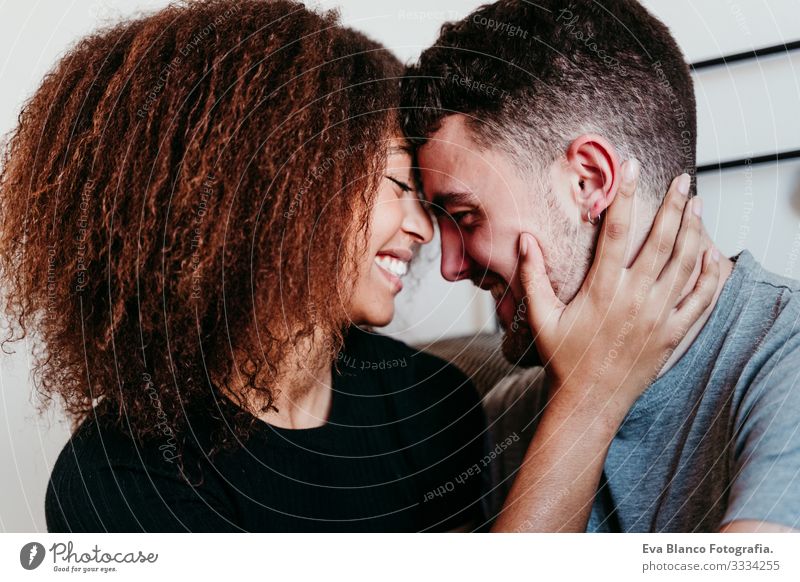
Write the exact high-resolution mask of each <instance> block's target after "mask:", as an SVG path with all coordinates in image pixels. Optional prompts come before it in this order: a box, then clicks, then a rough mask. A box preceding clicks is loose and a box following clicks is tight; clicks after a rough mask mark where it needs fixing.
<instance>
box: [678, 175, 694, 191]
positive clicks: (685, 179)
mask: <svg viewBox="0 0 800 582" xmlns="http://www.w3.org/2000/svg"><path fill="white" fill-rule="evenodd" d="M691 183H692V178H691V177H690V176H689V174H681V175H680V176H678V192H680V193H681V194H683V195H684V196H686V195H687V194H688V193H689V185H690V184H691Z"/></svg>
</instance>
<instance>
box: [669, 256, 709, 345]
mask: <svg viewBox="0 0 800 582" xmlns="http://www.w3.org/2000/svg"><path fill="white" fill-rule="evenodd" d="M719 277H720V268H719V251H718V250H717V249H716V248H714V247H711V248H709V249H708V250H707V251H706V252H705V254H704V255H703V268H702V270H701V271H700V277H698V279H697V282H696V283H695V285H694V289H693V290H692V292H691V293H689V295H687V296H686V297H685V298H684V299H683V301H681V303H680V305H679V306H678V308H677V310H676V312H675V317H676V320H677V322H678V323H677V328H676V331H675V334H674V336H675V339H676V340H677V341H676V342H675V345H676V346H677V345H678V343H680V340H682V339H683V337H684V336H685V335H686V334H687V333H688V331H689V329H690V328H691V327H692V325H694V323H695V322H696V321H697V320H698V319H699V318H700V316H701V315H702V314H703V313H704V312H705V310H706V309H708V307H709V306H710V305H711V303H712V302H713V301H714V295H715V294H716V292H717V287H718V286H719Z"/></svg>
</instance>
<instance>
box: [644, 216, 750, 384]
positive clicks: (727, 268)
mask: <svg viewBox="0 0 800 582" xmlns="http://www.w3.org/2000/svg"><path fill="white" fill-rule="evenodd" d="M645 237H646V234H645V236H642V238H641V242H640V243H639V245H638V246H637V247H636V249H635V252H633V253H632V256H631V259H630V263H633V260H634V258H635V257H636V255H637V254H638V253H639V250H640V249H641V247H642V246H643V244H644V239H645ZM702 237H703V240H702V244H701V248H700V253H701V256H702V254H703V253H705V251H706V250H707V249H709V248H712V247H713V246H714V241H712V240H711V238H710V237H709V236H708V234H707V233H706V232H705V229H703V233H702ZM733 265H734V264H733V261H731V260H730V259H729V258H727V257H725V256H724V255H722V254H720V259H719V270H720V275H719V283H718V284H717V290H716V292H715V293H714V299H713V301H712V302H711V305H709V306H708V309H706V310H705V311H704V312H703V314H702V315H701V316H700V318H699V319H698V320H697V321H696V322H695V323H694V324H693V325H692V326H691V327H690V328H689V331H688V332H687V333H686V335H685V336H684V338H683V339H682V340H681V342H680V343H679V344H678V347H676V348H675V351H673V352H672V355H670V357H669V359H668V360H667V361H666V363H665V364H664V366H663V367H662V368H661V371H660V372H659V374H658V377H659V378H660V377H661V376H663V375H664V374H666V373H667V372H668V371H669V370H670V369H671V368H672V367H673V366H674V365H675V364H676V363H677V362H678V360H680V358H681V357H682V356H683V355H684V354H685V353H686V352H687V351H688V350H689V348H690V347H691V346H692V344H693V343H694V340H696V339H697V336H698V335H700V332H701V331H702V329H703V326H704V325H705V324H706V322H707V321H708V319H709V318H710V317H711V313H712V312H713V311H714V308H715V307H716V306H717V300H718V299H719V295H720V293H722V289H723V287H724V286H725V283H726V282H727V281H728V277H730V275H731V273H732V272H733ZM701 267H702V261H701V260H698V262H697V265H696V266H695V269H694V272H693V273H692V275H691V277H689V281H688V282H687V283H686V286H685V287H684V289H683V291H682V292H681V297H680V301H683V300H684V299H685V298H686V296H687V295H689V293H691V291H692V289H694V286H695V285H696V283H697V279H698V278H699V277H700V269H701Z"/></svg>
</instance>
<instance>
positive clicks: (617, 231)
mask: <svg viewBox="0 0 800 582" xmlns="http://www.w3.org/2000/svg"><path fill="white" fill-rule="evenodd" d="M627 232H628V229H627V228H626V227H625V225H624V224H622V223H621V222H609V223H608V225H607V226H606V236H607V237H608V239H609V240H612V241H620V240H623V239H624V238H625V236H626V234H627Z"/></svg>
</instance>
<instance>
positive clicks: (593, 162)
mask: <svg viewBox="0 0 800 582" xmlns="http://www.w3.org/2000/svg"><path fill="white" fill-rule="evenodd" d="M567 165H568V166H569V170H570V172H569V175H570V182H571V184H570V188H571V190H572V192H573V193H574V200H575V204H576V205H577V206H578V208H579V210H580V212H581V216H587V212H588V213H589V216H590V217H591V219H592V220H594V219H595V218H597V217H598V216H600V215H601V214H602V213H603V211H604V210H605V209H606V208H608V207H609V206H610V205H611V202H613V201H614V196H615V195H616V193H617V187H618V186H619V181H620V174H619V173H620V162H619V159H618V158H617V152H616V151H615V150H614V146H612V145H611V143H610V142H609V141H608V140H607V139H605V138H604V137H602V136H600V135H597V134H594V133H587V134H584V135H582V136H580V137H578V138H577V139H575V140H574V141H573V142H572V143H571V144H570V145H569V148H567Z"/></svg>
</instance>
